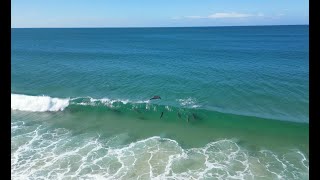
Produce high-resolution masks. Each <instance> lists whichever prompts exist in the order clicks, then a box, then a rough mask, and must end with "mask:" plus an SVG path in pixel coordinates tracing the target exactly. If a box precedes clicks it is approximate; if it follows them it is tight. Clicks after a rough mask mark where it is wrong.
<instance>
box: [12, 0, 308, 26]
mask: <svg viewBox="0 0 320 180" xmlns="http://www.w3.org/2000/svg"><path fill="white" fill-rule="evenodd" d="M296 24H309V1H308V0H12V1H11V27H12V28H30V27H186V26H248V25H296Z"/></svg>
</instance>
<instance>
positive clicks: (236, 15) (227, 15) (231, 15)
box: [172, 12, 264, 19]
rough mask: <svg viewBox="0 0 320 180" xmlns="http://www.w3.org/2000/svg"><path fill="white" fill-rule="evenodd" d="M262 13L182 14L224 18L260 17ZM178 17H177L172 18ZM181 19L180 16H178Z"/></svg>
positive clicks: (195, 17) (194, 17)
mask: <svg viewBox="0 0 320 180" xmlns="http://www.w3.org/2000/svg"><path fill="white" fill-rule="evenodd" d="M262 16H264V14H263V13H258V14H248V13H237V12H218V13H214V14H210V15H208V16H184V17H183V18H186V19H225V18H247V17H262ZM172 19H178V18H172ZM179 19H181V18H179Z"/></svg>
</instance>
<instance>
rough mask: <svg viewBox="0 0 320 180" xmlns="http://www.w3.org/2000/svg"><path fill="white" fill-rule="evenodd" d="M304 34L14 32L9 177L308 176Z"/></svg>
mask: <svg viewBox="0 0 320 180" xmlns="http://www.w3.org/2000/svg"><path fill="white" fill-rule="evenodd" d="M308 31H309V26H254V27H210V28H209V27H208V28H206V27H203V28H109V29H106V28H97V29H95V28H88V29H12V51H11V56H12V60H11V64H12V66H11V68H12V69H11V73H12V74H11V77H12V80H11V84H12V85H11V101H12V103H11V109H12V112H11V117H12V122H11V132H12V138H11V142H12V145H11V159H12V163H11V168H12V177H13V178H14V179H28V178H29V179H37V178H48V179H63V178H66V179H72V178H74V179H79V178H84V179H192V178H194V179H235V178H240V179H241V178H242V179H308V177H309V62H308V60H309V46H308V44H309V39H308V38H309V33H308ZM154 95H159V96H161V99H159V100H149V99H150V98H151V97H153V96H154ZM162 113H163V115H162V116H161V114H162Z"/></svg>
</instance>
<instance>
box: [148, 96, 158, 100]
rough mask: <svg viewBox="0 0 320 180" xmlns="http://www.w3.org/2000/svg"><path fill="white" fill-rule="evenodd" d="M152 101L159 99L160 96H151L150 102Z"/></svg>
mask: <svg viewBox="0 0 320 180" xmlns="http://www.w3.org/2000/svg"><path fill="white" fill-rule="evenodd" d="M152 99H161V97H160V96H153V97H152V98H151V99H150V100H152Z"/></svg>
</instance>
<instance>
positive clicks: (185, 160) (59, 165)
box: [11, 124, 309, 180]
mask: <svg viewBox="0 0 320 180" xmlns="http://www.w3.org/2000/svg"><path fill="white" fill-rule="evenodd" d="M19 125H21V126H23V124H19ZM125 138H127V136H126V135H125V134H124V135H119V136H115V137H113V138H110V139H108V141H105V140H106V139H102V138H100V136H99V135H98V137H92V136H88V135H87V134H83V135H78V136H72V133H71V132H70V131H68V130H66V129H54V130H49V131H48V130H47V129H46V128H42V127H38V128H36V129H35V130H33V131H30V132H28V133H25V134H21V135H17V136H13V137H12V140H11V141H12V142H20V144H21V145H20V146H19V147H17V148H16V149H14V150H13V151H12V152H11V169H12V170H11V173H12V178H13V179H62V178H66V179H73V178H77V179H159V180H160V179H259V178H268V179H308V171H309V165H308V164H309V161H308V159H307V158H306V157H305V156H304V154H303V153H301V152H300V151H295V150H293V151H291V152H289V153H286V154H282V155H279V154H276V153H274V152H272V151H267V150H263V151H258V152H256V154H255V155H254V156H252V155H250V154H249V153H248V151H246V150H245V149H243V148H241V147H240V146H239V145H238V144H237V143H235V142H234V141H232V140H228V139H225V140H219V141H215V142H211V143H208V144H207V145H206V146H204V147H201V148H191V149H183V148H182V147H181V146H180V145H179V144H178V143H177V142H176V141H175V140H172V139H168V138H161V137H158V136H154V137H150V138H147V139H143V140H140V141H136V142H132V143H130V144H128V145H124V146H119V145H118V146H114V144H117V143H116V142H123V139H125ZM13 144H14V143H13Z"/></svg>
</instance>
